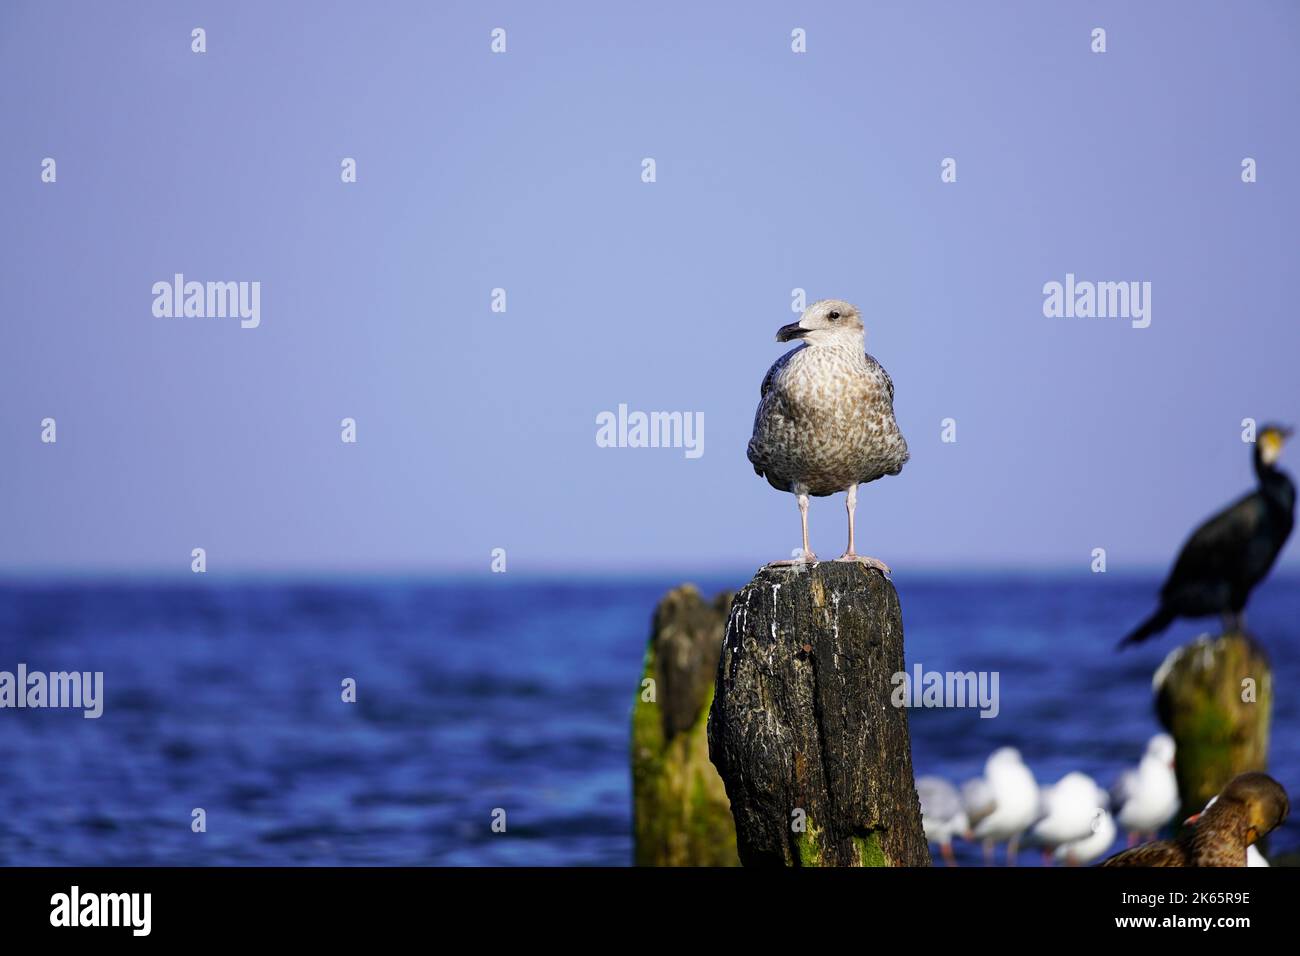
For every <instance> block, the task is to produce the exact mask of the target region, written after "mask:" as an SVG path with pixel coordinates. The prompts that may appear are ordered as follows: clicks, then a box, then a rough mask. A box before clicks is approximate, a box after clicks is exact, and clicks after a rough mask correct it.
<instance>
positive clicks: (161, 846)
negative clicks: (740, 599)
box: [0, 574, 1300, 865]
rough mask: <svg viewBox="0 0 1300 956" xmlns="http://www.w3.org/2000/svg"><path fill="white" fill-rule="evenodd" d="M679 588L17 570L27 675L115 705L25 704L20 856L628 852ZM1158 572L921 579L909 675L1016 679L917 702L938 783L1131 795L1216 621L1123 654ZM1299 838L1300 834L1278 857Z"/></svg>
mask: <svg viewBox="0 0 1300 956" xmlns="http://www.w3.org/2000/svg"><path fill="white" fill-rule="evenodd" d="M745 580H746V576H745V575H743V574H738V575H736V576H735V577H733V578H727V579H724V578H712V579H708V580H703V581H699V582H698V583H699V584H700V585H701V587H702V589H703V590H704V591H706V593H709V594H712V592H714V591H716V590H720V589H722V588H734V587H737V586H738V585H740V584H743V583H744V581H745ZM677 583H680V582H679V581H678V580H676V579H669V578H662V579H644V580H608V579H601V580H581V579H565V580H563V581H558V580H556V581H526V580H523V579H520V578H517V577H515V576H513V575H493V576H490V577H488V578H487V579H486V580H484V579H476V580H472V581H471V580H446V581H432V582H430V581H398V580H394V581H382V582H377V581H368V582H365V583H343V582H339V581H329V582H324V581H322V582H315V583H311V582H289V581H286V582H279V583H248V584H241V585H229V584H224V585H223V584H217V585H215V586H212V585H207V584H206V582H205V584H204V585H202V586H196V585H192V584H188V583H186V584H184V585H177V584H152V583H141V582H135V583H119V582H113V583H94V584H88V583H41V582H21V583H18V582H10V583H8V584H5V585H0V670H8V671H12V670H14V669H15V667H16V665H17V664H18V663H19V662H24V663H26V664H27V665H28V667H29V669H33V670H43V671H56V670H80V671H103V672H104V675H105V677H104V681H105V704H104V715H103V717H102V718H100V719H98V720H86V719H83V718H82V717H81V715H80V712H76V711H53V710H45V711H36V710H23V711H17V710H11V709H5V710H0V768H3V774H0V864H4V865H17V864H28V865H47V864H50V865H52V864H81V865H101V864H102V865H117V864H127V865H153V864H194V865H209V864H212V865H217V864H221V865H230V864H234V865H240V864H254V865H261V864H291V865H292V864H441V865H482V864H497V865H516V864H540V865H569V864H605V865H622V864H625V863H627V862H628V861H629V859H630V857H631V839H630V837H629V819H630V803H629V801H630V796H629V780H628V771H627V735H628V717H629V711H630V704H631V700H632V696H633V694H634V692H635V691H636V690H637V688H638V683H639V679H640V667H641V656H642V653H643V651H644V645H645V640H646V637H647V633H648V627H649V620H650V614H651V611H652V609H653V607H654V605H655V602H656V601H657V600H658V598H659V597H660V596H661V595H662V593H663V592H664V590H665V589H667V588H668V587H670V586H673V585H675V584H677ZM1158 583H1159V582H1158V580H1156V579H1155V578H1150V579H1137V578H1130V579H1121V578H1118V577H1117V576H1115V575H1106V576H1102V575H1072V576H1064V575H1062V576H1055V577H1043V576H1037V577H1034V576H1025V577H951V576H936V575H920V576H915V575H907V574H899V575H898V576H897V579H896V584H897V586H898V589H899V593H900V597H901V600H902V605H903V614H904V623H905V628H906V640H907V656H908V664H909V667H910V666H911V665H912V664H914V663H918V662H919V663H921V664H922V665H923V666H924V667H925V668H926V669H929V670H941V671H946V670H961V671H966V670H986V671H991V670H995V671H998V672H999V673H1000V696H1001V702H1000V703H1001V712H1000V714H999V716H998V717H997V718H996V719H992V720H985V719H980V718H979V717H978V714H977V712H976V711H974V710H961V711H958V710H946V711H940V710H928V711H913V712H912V738H913V749H914V758H915V763H916V768H917V772H918V773H938V774H942V775H945V776H948V777H950V778H952V779H954V780H961V779H964V778H966V777H968V776H972V775H974V774H976V773H978V772H979V770H980V768H981V766H982V763H983V760H984V758H985V757H986V756H987V754H988V753H989V751H990V750H992V749H993V748H994V747H996V746H998V745H1001V744H1006V743H1010V744H1014V745H1016V746H1018V747H1019V748H1020V749H1021V751H1022V752H1023V754H1024V756H1025V759H1026V762H1027V763H1028V764H1029V765H1030V766H1031V768H1032V769H1033V770H1034V772H1035V773H1036V774H1037V775H1038V777H1039V779H1040V782H1048V781H1053V780H1055V779H1057V778H1058V777H1060V776H1061V775H1062V774H1064V773H1066V772H1067V771H1069V770H1073V769H1081V770H1084V771H1086V772H1089V773H1092V774H1094V775H1095V776H1097V778H1098V779H1099V781H1100V782H1101V783H1103V785H1109V783H1110V782H1111V781H1112V779H1113V777H1114V776H1115V775H1116V774H1117V773H1118V772H1119V770H1120V769H1121V768H1122V767H1123V766H1124V765H1126V764H1128V763H1133V762H1136V760H1137V758H1138V756H1139V754H1140V753H1141V750H1142V747H1143V745H1144V743H1145V741H1146V738H1147V737H1148V736H1149V735H1150V734H1152V733H1154V732H1155V731H1156V730H1157V727H1156V723H1155V717H1154V714H1153V711H1152V706H1151V693H1150V679H1151V674H1152V671H1153V670H1154V668H1155V667H1156V666H1157V665H1158V663H1159V662H1160V660H1161V658H1162V657H1163V655H1164V654H1165V653H1166V652H1167V651H1168V650H1169V649H1170V648H1171V647H1173V646H1175V644H1176V643H1177V642H1178V641H1180V640H1183V639H1186V638H1189V637H1191V636H1193V635H1195V634H1196V633H1198V631H1199V629H1198V628H1197V627H1196V626H1195V624H1181V625H1178V626H1177V627H1176V629H1175V630H1174V632H1173V633H1172V635H1171V636H1166V637H1165V638H1163V639H1160V640H1157V641H1153V642H1152V643H1151V644H1149V645H1147V646H1145V647H1143V648H1142V649H1140V650H1138V651H1135V652H1133V651H1130V652H1127V653H1124V654H1117V653H1115V652H1114V650H1113V645H1114V643H1115V641H1116V640H1117V639H1118V637H1119V636H1120V635H1122V634H1123V633H1124V632H1125V630H1126V629H1127V628H1128V627H1129V626H1130V625H1132V624H1133V623H1135V622H1136V621H1137V620H1139V619H1140V618H1141V617H1142V616H1143V615H1144V613H1145V612H1146V611H1147V610H1149V607H1148V605H1149V603H1150V600H1151V597H1152V595H1153V594H1154V592H1155V590H1156V588H1157V586H1158ZM1251 624H1252V628H1253V629H1254V630H1255V631H1256V633H1257V634H1258V635H1259V637H1260V638H1261V640H1262V641H1263V642H1264V643H1265V644H1266V646H1267V647H1268V648H1269V650H1270V653H1271V654H1272V657H1273V663H1274V668H1275V680H1276V682H1277V684H1276V686H1277V687H1278V694H1277V698H1278V699H1277V702H1276V707H1275V711H1274V718H1273V719H1274V728H1273V738H1272V748H1273V749H1272V771H1273V773H1274V775H1275V776H1277V777H1278V778H1279V780H1281V782H1282V783H1283V785H1284V786H1286V787H1287V789H1288V791H1289V792H1290V793H1291V794H1292V797H1293V800H1294V799H1295V798H1296V797H1297V796H1298V795H1300V743H1298V742H1297V735H1296V731H1297V730H1298V729H1300V701H1297V698H1296V695H1295V693H1294V690H1295V688H1296V687H1297V686H1300V578H1297V576H1295V575H1289V576H1275V577H1274V578H1273V579H1272V580H1270V581H1269V582H1267V583H1266V584H1265V585H1264V586H1263V587H1262V588H1261V590H1260V591H1259V592H1258V593H1257V594H1256V596H1255V599H1254V601H1253V603H1252V607H1251ZM347 677H351V678H354V679H355V680H356V682H357V687H358V700H357V703H355V704H352V705H349V704H344V703H342V702H341V700H340V682H341V681H342V680H343V679H344V678H347ZM197 807H202V808H203V809H204V810H206V812H207V832H206V833H201V834H196V833H193V832H191V830H190V820H191V812H192V811H193V809H194V808H197ZM498 807H500V808H504V809H505V810H506V814H507V817H506V819H507V832H506V833H505V834H502V835H498V834H493V833H492V832H491V828H490V823H491V819H492V812H493V810H494V808H498ZM1298 846H1300V823H1295V822H1293V823H1289V824H1288V825H1287V827H1286V828H1285V829H1284V831H1283V832H1282V833H1281V834H1279V835H1278V836H1277V837H1275V839H1274V841H1273V847H1272V848H1271V850H1270V852H1272V853H1275V854H1276V853H1280V852H1285V851H1294V850H1295V849H1297V847H1298ZM961 853H962V855H963V856H964V857H965V858H966V859H968V860H973V859H974V857H975V854H973V853H972V852H971V850H970V848H966V847H962V848H961ZM1031 858H1032V855H1031V854H1027V855H1026V858H1025V860H1026V862H1029V861H1030V860H1031Z"/></svg>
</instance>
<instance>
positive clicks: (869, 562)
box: [835, 483, 890, 574]
mask: <svg viewBox="0 0 1300 956" xmlns="http://www.w3.org/2000/svg"><path fill="white" fill-rule="evenodd" d="M844 506H845V508H847V509H848V512H849V549H848V550H847V551H845V552H844V553H843V554H841V555H840V556H839V557H838V558H836V559H835V560H836V561H857V562H858V563H860V564H865V565H866V566H867V567H869V568H875V569H876V570H877V571H880V572H881V573H882V574H889V573H890V570H889V565H887V564H886V563H885V562H884V561H881V560H880V559H879V558H868V557H865V556H863V555H860V554H858V553H857V552H855V551H854V550H853V512H854V511H855V510H856V509H857V507H858V486H857V484H856V483H855V484H852V485H849V486H848V488H846V489H845V498H844Z"/></svg>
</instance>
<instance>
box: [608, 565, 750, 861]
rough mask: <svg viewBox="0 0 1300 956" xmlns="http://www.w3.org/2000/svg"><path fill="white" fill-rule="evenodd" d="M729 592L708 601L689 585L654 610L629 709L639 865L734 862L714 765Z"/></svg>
mask: <svg viewBox="0 0 1300 956" xmlns="http://www.w3.org/2000/svg"><path fill="white" fill-rule="evenodd" d="M730 606H731V594H730V593H725V594H720V595H719V596H718V597H717V598H716V599H715V600H714V601H713V602H712V603H711V604H710V603H706V602H705V601H704V599H703V598H701V597H700V592H699V591H697V590H696V589H695V588H694V587H692V586H691V585H689V584H688V585H684V586H683V587H680V588H676V589H675V590H673V591H670V592H669V593H668V594H667V595H666V596H665V597H664V599H663V600H662V601H660V602H659V606H658V607H657V608H656V609H655V614H654V622H653V624H652V626H651V632H650V643H649V646H648V647H647V648H646V656H645V668H644V670H643V672H642V679H641V686H640V687H638V688H637V698H636V703H635V704H634V705H633V708H632V820H633V839H634V844H635V857H634V858H635V861H636V864H637V865H638V866H736V865H737V864H739V862H740V860H739V858H738V857H737V856H736V827H735V824H734V823H732V820H731V807H730V805H729V804H728V803H727V792H726V789H725V788H724V787H723V785H722V779H721V778H720V777H719V776H718V772H717V770H715V769H714V767H713V764H712V763H710V762H709V743H708V739H707V737H706V732H705V724H706V722H707V719H708V713H709V705H710V704H711V703H712V701H713V678H714V675H715V674H716V673H717V670H718V652H719V650H721V648H722V631H723V627H724V625H725V624H726V620H727V611H728V609H729V608H730Z"/></svg>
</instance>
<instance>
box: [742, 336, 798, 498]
mask: <svg viewBox="0 0 1300 956" xmlns="http://www.w3.org/2000/svg"><path fill="white" fill-rule="evenodd" d="M800 348H802V346H800ZM797 351H799V349H791V350H790V351H789V352H786V353H785V354H784V355H782V356H781V357H780V358H779V359H777V360H776V361H775V362H773V363H772V367H771V368H770V369H768V370H767V374H766V375H764V376H763V384H762V385H760V386H759V387H758V409H757V410H756V411H755V412H754V434H753V437H751V438H750V439H749V447H748V448H747V449H746V450H745V455H746V457H747V458H749V463H750V464H751V465H753V466H754V474H756V475H764V474H766V473H767V461H766V458H765V456H764V454H763V448H762V445H761V443H760V442H759V441H758V438H759V435H760V433H761V431H762V428H763V422H764V420H765V419H766V418H767V417H768V416H770V415H783V414H784V407H785V401H784V399H783V398H782V397H781V390H780V389H779V388H777V385H776V380H777V377H778V376H779V375H780V374H781V370H782V369H783V368H785V366H786V364H787V363H788V362H789V361H790V356H792V355H794V353H795V352H797Z"/></svg>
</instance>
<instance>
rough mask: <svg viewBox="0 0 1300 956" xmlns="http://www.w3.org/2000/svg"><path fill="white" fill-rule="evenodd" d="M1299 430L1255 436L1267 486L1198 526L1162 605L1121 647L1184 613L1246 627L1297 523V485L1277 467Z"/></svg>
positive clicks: (1271, 428) (1262, 483)
mask: <svg viewBox="0 0 1300 956" xmlns="http://www.w3.org/2000/svg"><path fill="white" fill-rule="evenodd" d="M1291 432H1292V430H1291V429H1290V428H1286V427H1283V426H1281V425H1265V426H1264V427H1263V428H1262V429H1261V430H1260V433H1259V437H1258V439H1257V441H1256V442H1255V474H1256V475H1257V476H1258V478H1259V488H1258V489H1257V490H1255V491H1253V492H1251V493H1250V494H1248V495H1246V497H1244V498H1242V499H1241V500H1240V501H1237V502H1235V503H1233V504H1231V505H1229V506H1228V507H1227V508H1225V509H1224V510H1223V511H1221V512H1219V513H1218V514H1217V515H1215V516H1214V517H1213V518H1211V519H1210V520H1208V521H1206V522H1205V524H1203V525H1201V526H1200V527H1199V528H1197V529H1196V531H1194V532H1193V533H1192V536H1191V537H1190V538H1188V539H1187V543H1186V544H1185V545H1183V550H1182V553H1180V554H1179V555H1178V561H1177V562H1175V564H1174V569H1173V571H1171V572H1170V573H1169V579H1168V580H1167V581H1165V586H1164V587H1163V588H1161V589H1160V607H1159V608H1158V609H1157V610H1156V612H1155V613H1154V614H1152V615H1151V616H1150V617H1149V618H1147V619H1146V620H1145V621H1143V622H1142V623H1141V624H1140V625H1138V627H1137V629H1136V630H1134V631H1133V633H1132V634H1130V635H1128V637H1126V638H1124V640H1122V641H1121V642H1120V646H1121V647H1123V646H1125V645H1127V644H1136V643H1137V642H1138V641H1145V640H1146V639H1147V638H1149V637H1151V636H1153V635H1155V634H1159V633H1160V632H1161V631H1163V630H1164V629H1165V628H1166V627H1168V626H1169V625H1170V623H1171V622H1172V621H1173V620H1174V618H1176V617H1204V616H1206V615H1208V614H1221V615H1223V619H1224V628H1225V630H1236V631H1240V630H1242V629H1243V628H1244V626H1245V620H1244V615H1243V614H1242V611H1243V609H1244V608H1245V606H1246V599H1247V598H1249V597H1250V592H1251V591H1252V590H1253V589H1254V587H1255V585H1256V584H1258V583H1259V582H1260V581H1262V580H1263V579H1264V576H1265V575H1266V574H1268V571H1269V568H1271V567H1272V566H1273V562H1274V561H1276V560H1277V556H1278V554H1279V553H1281V551H1282V546H1283V545H1284V544H1286V539H1287V537H1288V536H1289V535H1290V534H1291V527H1292V526H1293V525H1294V524H1295V485H1294V484H1293V483H1292V481H1291V479H1290V477H1289V476H1288V475H1287V473H1286V472H1284V471H1283V470H1282V469H1280V468H1278V467H1277V458H1278V455H1279V454H1281V451H1282V445H1283V444H1284V443H1285V442H1286V440H1287V439H1288V438H1289V437H1290V436H1291Z"/></svg>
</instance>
